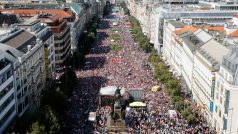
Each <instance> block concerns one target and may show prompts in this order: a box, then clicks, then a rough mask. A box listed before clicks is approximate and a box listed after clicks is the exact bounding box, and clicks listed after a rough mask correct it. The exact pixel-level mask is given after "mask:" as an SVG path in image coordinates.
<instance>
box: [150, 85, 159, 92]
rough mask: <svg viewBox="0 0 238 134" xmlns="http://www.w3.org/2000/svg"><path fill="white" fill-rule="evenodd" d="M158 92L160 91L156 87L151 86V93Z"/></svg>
mask: <svg viewBox="0 0 238 134" xmlns="http://www.w3.org/2000/svg"><path fill="white" fill-rule="evenodd" d="M159 90H160V87H159V86H158V85H156V86H153V87H152V89H151V91H153V92H157V91H159Z"/></svg>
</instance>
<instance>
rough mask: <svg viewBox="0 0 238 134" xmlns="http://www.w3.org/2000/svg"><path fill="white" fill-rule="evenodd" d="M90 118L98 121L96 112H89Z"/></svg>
mask: <svg viewBox="0 0 238 134" xmlns="http://www.w3.org/2000/svg"><path fill="white" fill-rule="evenodd" d="M88 120H89V121H96V112H89V116H88Z"/></svg>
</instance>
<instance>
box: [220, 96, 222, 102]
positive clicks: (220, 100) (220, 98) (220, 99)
mask: <svg viewBox="0 0 238 134" xmlns="http://www.w3.org/2000/svg"><path fill="white" fill-rule="evenodd" d="M220 104H222V97H221V96H220Z"/></svg>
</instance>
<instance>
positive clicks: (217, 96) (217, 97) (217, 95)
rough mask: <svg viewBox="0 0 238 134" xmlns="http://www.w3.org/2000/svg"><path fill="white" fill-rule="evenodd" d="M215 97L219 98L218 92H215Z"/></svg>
mask: <svg viewBox="0 0 238 134" xmlns="http://www.w3.org/2000/svg"><path fill="white" fill-rule="evenodd" d="M216 99H217V100H218V99H219V94H218V92H217V93H216Z"/></svg>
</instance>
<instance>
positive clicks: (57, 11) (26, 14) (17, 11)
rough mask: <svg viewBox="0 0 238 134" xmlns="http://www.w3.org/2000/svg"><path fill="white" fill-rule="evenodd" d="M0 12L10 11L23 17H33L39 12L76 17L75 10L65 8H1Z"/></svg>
mask: <svg viewBox="0 0 238 134" xmlns="http://www.w3.org/2000/svg"><path fill="white" fill-rule="evenodd" d="M0 12H8V13H15V14H19V15H20V16H22V17H33V16H35V15H39V14H47V13H48V14H53V15H59V16H61V17H63V18H72V17H74V14H73V12H71V11H69V10H63V9H7V10H6V9H1V10H0Z"/></svg>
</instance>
